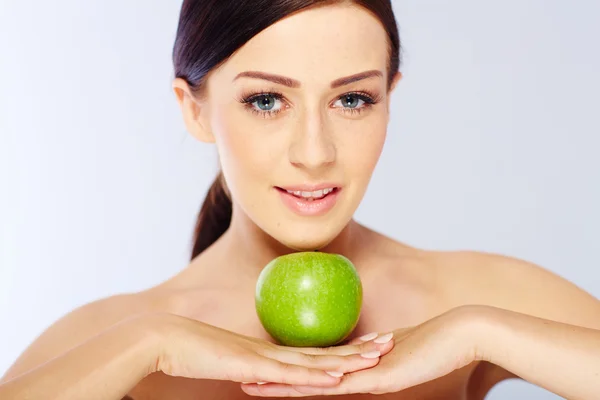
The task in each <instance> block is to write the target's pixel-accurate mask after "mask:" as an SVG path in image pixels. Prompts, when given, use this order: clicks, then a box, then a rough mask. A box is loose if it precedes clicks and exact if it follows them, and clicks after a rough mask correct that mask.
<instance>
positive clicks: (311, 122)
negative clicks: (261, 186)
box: [289, 115, 336, 170]
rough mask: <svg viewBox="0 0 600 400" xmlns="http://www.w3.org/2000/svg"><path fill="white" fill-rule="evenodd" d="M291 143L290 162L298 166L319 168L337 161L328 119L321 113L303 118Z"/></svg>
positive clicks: (312, 168) (311, 168)
mask: <svg viewBox="0 0 600 400" xmlns="http://www.w3.org/2000/svg"><path fill="white" fill-rule="evenodd" d="M296 128H297V129H296V131H295V132H294V140H293V141H292V143H291V145H290V152H289V153H290V154H289V158H290V162H291V163H292V164H293V165H294V166H296V167H298V168H304V169H310V170H318V169H321V168H324V167H328V166H330V165H332V164H333V163H334V162H335V159H336V147H335V143H334V140H333V135H332V132H331V131H330V129H328V126H327V121H326V119H325V118H324V117H323V116H321V115H311V116H309V117H306V118H303V121H302V122H299V123H298V124H297V125H296Z"/></svg>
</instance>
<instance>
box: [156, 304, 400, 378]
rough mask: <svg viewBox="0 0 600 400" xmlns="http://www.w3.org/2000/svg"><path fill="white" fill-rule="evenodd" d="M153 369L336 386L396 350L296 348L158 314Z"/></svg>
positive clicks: (388, 345) (377, 347)
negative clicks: (157, 351)
mask: <svg viewBox="0 0 600 400" xmlns="http://www.w3.org/2000/svg"><path fill="white" fill-rule="evenodd" d="M154 327H155V328H154V329H158V331H159V332H160V335H159V336H160V340H159V343H160V350H159V353H158V354H159V356H158V358H157V359H156V364H155V368H154V369H153V371H151V372H156V371H162V372H163V373H165V374H167V375H171V376H180V377H186V378H197V379H213V380H229V381H235V382H241V383H255V384H258V383H260V384H263V383H265V382H269V383H270V384H280V385H300V386H310V387H315V388H316V387H334V386H335V385H337V384H339V382H340V379H341V377H342V375H343V374H346V373H351V372H356V371H359V370H362V369H367V368H371V367H373V366H375V365H377V363H378V362H379V359H380V356H381V355H384V354H386V353H389V351H390V350H391V349H392V347H393V343H392V342H388V343H385V344H380V343H375V342H374V341H372V340H371V341H368V342H364V343H360V344H359V343H357V344H352V345H346V346H339V347H330V348H324V349H322V348H294V347H284V346H279V345H275V344H272V343H270V342H267V341H264V340H260V339H255V338H250V337H247V336H243V335H239V334H236V333H233V332H230V331H227V330H223V329H219V328H216V327H214V326H211V325H207V324H204V323H201V322H198V321H195V320H191V319H187V318H183V317H178V316H174V315H161V316H157V318H156V320H155V321H154Z"/></svg>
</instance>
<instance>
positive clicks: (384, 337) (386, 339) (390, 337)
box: [375, 332, 394, 344]
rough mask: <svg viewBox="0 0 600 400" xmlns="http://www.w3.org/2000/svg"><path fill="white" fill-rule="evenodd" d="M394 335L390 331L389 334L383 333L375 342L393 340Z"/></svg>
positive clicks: (380, 342)
mask: <svg viewBox="0 0 600 400" xmlns="http://www.w3.org/2000/svg"><path fill="white" fill-rule="evenodd" d="M393 337H394V333H393V332H392V333H388V334H387V335H383V336H381V337H380V338H377V339H375V343H377V344H384V343H387V342H389V341H390V340H392V338H393Z"/></svg>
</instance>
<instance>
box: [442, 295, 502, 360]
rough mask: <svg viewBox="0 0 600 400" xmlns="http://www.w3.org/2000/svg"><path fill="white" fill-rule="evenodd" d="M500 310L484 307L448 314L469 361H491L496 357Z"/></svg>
mask: <svg viewBox="0 0 600 400" xmlns="http://www.w3.org/2000/svg"><path fill="white" fill-rule="evenodd" d="M500 311H501V310H499V309H496V308H494V307H489V306H484V305H468V306H461V307H458V308H456V309H454V310H452V311H451V312H450V314H451V315H452V317H453V320H454V321H455V323H454V326H455V329H456V330H457V332H456V333H457V337H459V338H461V339H460V340H461V343H460V344H461V347H462V348H463V349H464V350H465V352H466V354H468V356H467V357H468V358H469V361H471V362H472V361H491V360H492V359H493V358H495V357H496V355H495V353H494V352H495V350H496V349H497V348H498V343H499V341H500V334H501V328H502V314H501V312H500Z"/></svg>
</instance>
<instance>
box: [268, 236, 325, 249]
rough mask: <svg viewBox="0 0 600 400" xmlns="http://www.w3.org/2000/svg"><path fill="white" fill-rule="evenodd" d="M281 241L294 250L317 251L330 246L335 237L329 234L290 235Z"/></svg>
mask: <svg viewBox="0 0 600 400" xmlns="http://www.w3.org/2000/svg"><path fill="white" fill-rule="evenodd" d="M281 239H283V238H280V240H279V242H280V243H281V244H283V245H284V246H285V247H287V248H289V249H291V250H293V251H317V250H321V249H323V248H324V247H326V246H328V245H329V244H330V243H331V242H332V241H333V240H334V239H335V236H334V237H329V236H310V237H289V238H285V239H283V240H281Z"/></svg>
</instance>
